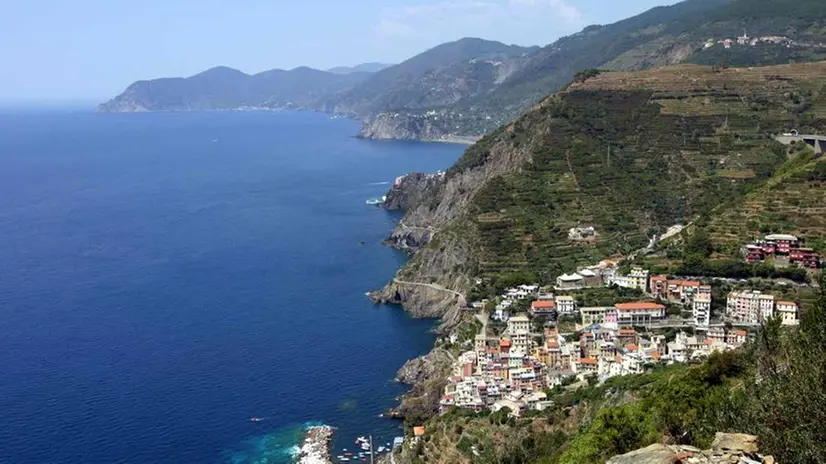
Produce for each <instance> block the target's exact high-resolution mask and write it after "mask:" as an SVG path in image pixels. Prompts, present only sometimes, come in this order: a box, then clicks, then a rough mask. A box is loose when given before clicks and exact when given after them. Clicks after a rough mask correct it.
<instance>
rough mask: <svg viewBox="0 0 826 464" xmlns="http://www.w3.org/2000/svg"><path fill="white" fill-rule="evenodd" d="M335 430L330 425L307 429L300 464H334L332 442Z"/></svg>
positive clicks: (299, 453)
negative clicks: (331, 453)
mask: <svg viewBox="0 0 826 464" xmlns="http://www.w3.org/2000/svg"><path fill="white" fill-rule="evenodd" d="M332 438H333V428H332V427H330V426H329V425H314V426H312V427H310V428H308V429H307V434H306V435H305V436H304V442H303V443H302V444H301V449H300V450H299V452H298V460H297V462H298V464H332V462H333V461H332V459H331V458H330V440H332Z"/></svg>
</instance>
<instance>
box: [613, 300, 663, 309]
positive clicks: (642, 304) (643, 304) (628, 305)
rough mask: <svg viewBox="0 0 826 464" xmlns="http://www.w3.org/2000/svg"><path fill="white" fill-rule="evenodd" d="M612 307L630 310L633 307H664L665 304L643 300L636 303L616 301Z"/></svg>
mask: <svg viewBox="0 0 826 464" xmlns="http://www.w3.org/2000/svg"><path fill="white" fill-rule="evenodd" d="M614 307H615V308H617V310H619V311H631V310H634V309H665V306H663V305H661V304H658V303H653V302H643V301H638V302H636V303H617V304H615V305H614Z"/></svg>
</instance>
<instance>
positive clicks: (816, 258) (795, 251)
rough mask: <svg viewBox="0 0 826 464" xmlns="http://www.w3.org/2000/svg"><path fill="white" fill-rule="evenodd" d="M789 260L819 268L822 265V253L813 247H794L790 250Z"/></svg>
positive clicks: (811, 267) (804, 265)
mask: <svg viewBox="0 0 826 464" xmlns="http://www.w3.org/2000/svg"><path fill="white" fill-rule="evenodd" d="M789 262H792V263H796V264H799V265H800V266H803V267H807V268H810V269H817V268H818V267H820V255H819V254H818V253H817V252H816V251H815V250H813V249H811V248H792V249H791V250H789Z"/></svg>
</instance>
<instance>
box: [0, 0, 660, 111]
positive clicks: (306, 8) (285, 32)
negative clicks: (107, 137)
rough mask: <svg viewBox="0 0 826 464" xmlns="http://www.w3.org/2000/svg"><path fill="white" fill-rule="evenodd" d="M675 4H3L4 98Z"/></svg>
mask: <svg viewBox="0 0 826 464" xmlns="http://www.w3.org/2000/svg"><path fill="white" fill-rule="evenodd" d="M673 3H676V0H384V1H380V0H302V1H296V0H270V1H265V0H139V1H135V0H129V1H123V0H24V1H21V0H0V44H1V45H0V101H9V100H10V101H18V100H20V101H25V100H43V101H47V100H49V101H60V100H78V101H80V100H89V101H93V100H104V99H108V98H110V97H112V96H114V95H116V94H118V93H119V92H120V91H122V90H123V89H124V88H125V87H126V86H128V85H129V84H130V83H132V82H134V81H136V80H140V79H151V78H156V77H170V76H189V75H192V74H196V73H198V72H200V71H203V70H205V69H208V68H210V67H213V66H218V65H224V66H231V67H233V68H236V69H240V70H241V71H244V72H247V73H256V72H260V71H264V70H267V69H272V68H281V69H291V68H294V67H297V66H302V65H306V66H311V67H315V68H319V69H327V68H331V67H334V66H341V65H355V64H358V63H363V62H370V61H378V62H385V63H398V62H401V61H403V60H405V59H407V58H410V57H411V56H414V55H416V54H418V53H420V52H422V51H424V50H426V49H428V48H431V47H433V46H436V45H438V44H440V43H444V42H448V41H451V40H456V39H459V38H462V37H481V38H485V39H490V40H498V41H501V42H505V43H508V44H518V45H547V44H549V43H551V42H553V41H554V40H556V39H557V38H559V37H561V36H564V35H568V34H572V33H575V32H577V31H579V30H581V29H582V28H583V27H585V26H587V25H590V24H608V23H611V22H614V21H617V20H620V19H623V18H626V17H629V16H633V15H635V14H638V13H641V12H643V11H645V10H647V9H649V8H652V7H654V6H657V5H665V4H673Z"/></svg>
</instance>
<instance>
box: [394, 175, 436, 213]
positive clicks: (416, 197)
mask: <svg viewBox="0 0 826 464" xmlns="http://www.w3.org/2000/svg"><path fill="white" fill-rule="evenodd" d="M443 180H444V174H443V173H436V174H429V173H424V172H412V173H410V174H407V175H405V176H402V177H400V178H399V179H397V181H396V183H395V184H394V185H393V187H392V188H390V191H389V192H387V198H386V199H385V201H384V204H383V205H382V206H383V207H384V209H387V210H398V209H400V210H404V211H407V210H409V209H410V208H412V207H414V206H416V205H417V204H419V202H420V201H421V200H422V198H423V197H424V194H425V193H426V192H427V191H429V190H431V189H432V188H434V187H435V186H436V185H437V184H438V183H439V182H442V181H443Z"/></svg>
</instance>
